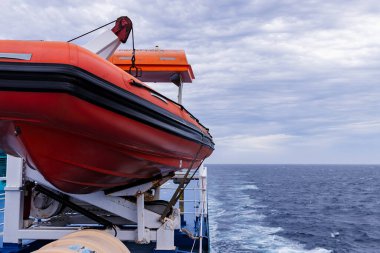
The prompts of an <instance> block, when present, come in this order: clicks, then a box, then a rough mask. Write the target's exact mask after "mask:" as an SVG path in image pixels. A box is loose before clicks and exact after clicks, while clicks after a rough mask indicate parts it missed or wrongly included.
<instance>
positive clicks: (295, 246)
mask: <svg viewBox="0 0 380 253" xmlns="http://www.w3.org/2000/svg"><path fill="white" fill-rule="evenodd" d="M207 167H208V168H209V170H208V191H209V192H208V194H209V198H208V199H209V219H210V234H211V236H210V237H211V238H210V239H211V245H212V251H213V252H290V253H292V252H380V165H208V166H207Z"/></svg>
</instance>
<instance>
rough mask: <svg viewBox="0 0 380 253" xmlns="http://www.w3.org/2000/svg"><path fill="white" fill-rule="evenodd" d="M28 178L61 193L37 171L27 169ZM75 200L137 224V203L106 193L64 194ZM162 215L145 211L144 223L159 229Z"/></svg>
mask: <svg viewBox="0 0 380 253" xmlns="http://www.w3.org/2000/svg"><path fill="white" fill-rule="evenodd" d="M26 176H27V177H28V178H30V179H31V180H33V181H36V182H37V183H39V184H41V185H44V186H46V187H48V188H50V189H53V190H55V191H59V192H62V191H60V190H59V189H57V188H55V187H54V186H53V185H52V184H50V183H49V182H48V181H46V180H45V179H44V177H43V176H42V175H41V174H40V173H39V172H38V171H36V170H32V169H30V168H27V169H26ZM64 194H66V195H68V196H70V197H72V198H74V199H78V200H81V201H84V202H86V203H89V204H91V205H94V206H97V207H99V208H101V209H103V210H106V211H108V212H111V213H113V214H116V215H118V216H120V217H123V218H125V219H127V220H130V221H133V222H137V207H136V204H135V203H132V202H130V201H128V200H125V199H123V198H120V197H113V196H107V195H105V194H104V192H94V193H90V194H68V193H64ZM159 217H160V215H158V214H156V213H154V212H152V211H149V210H146V209H144V222H145V226H146V227H148V228H159V227H160V225H161V223H160V222H159V221H158V220H159Z"/></svg>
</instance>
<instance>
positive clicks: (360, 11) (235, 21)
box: [0, 0, 380, 163]
mask: <svg viewBox="0 0 380 253" xmlns="http://www.w3.org/2000/svg"><path fill="white" fill-rule="evenodd" d="M0 13H1V15H0V38H1V39H43V40H68V39H71V38H73V37H75V36H77V35H79V34H82V33H84V32H86V31H89V30H91V29H93V28H96V27H98V26H100V25H102V24H104V23H107V22H109V21H111V20H113V19H115V18H116V17H118V16H120V15H128V16H130V18H131V19H132V20H133V22H134V29H135V37H136V38H135V39H136V45H137V48H153V47H154V46H156V45H159V46H160V48H163V49H166V48H168V49H172V48H174V49H177V48H182V49H185V50H186V53H187V55H188V60H189V62H190V63H191V64H192V66H193V69H194V71H195V75H196V79H195V82H194V83H192V84H188V85H186V86H185V88H184V91H185V94H184V98H183V100H184V103H185V106H186V107H187V108H188V109H189V110H190V111H191V112H192V113H193V114H194V115H196V116H197V117H198V118H199V119H200V120H201V122H202V123H204V124H205V125H206V126H208V127H209V128H210V129H211V132H212V134H213V136H215V141H216V148H217V149H216V151H215V155H214V156H213V157H212V158H211V159H209V161H210V162H214V163H224V162H237V161H238V162H241V163H273V162H274V161H275V162H278V163H282V162H297V161H298V162H303V163H305V162H308V161H309V162H317V163H318V162H320V163H324V162H356V163H359V162H363V163H366V162H367V161H371V162H378V163H379V162H380V158H378V157H379V156H378V154H376V152H375V151H376V150H380V137H379V136H380V134H379V131H378V129H379V122H380V110H379V109H378V108H380V100H379V99H378V98H379V97H380V85H379V84H378V80H380V72H379V71H378V69H379V68H380V40H379V39H378V38H379V37H380V26H378V25H377V24H378V23H379V22H380V15H379V13H380V7H379V6H378V2H377V1H372V0H368V1H339V0H337V1H295V0H284V1H276V0H258V1H243V0H241V1H240V0H238V1H233V2H231V1H217V2H215V1H201V0H194V1H190V2H189V1H184V0H182V1H174V2H173V1H172V2H170V3H168V2H160V1H153V2H152V1H147V0H143V1H139V2H135V1H130V0H128V1H121V0H117V1H110V0H106V1H90V0H84V1H42V0H41V1H22V0H14V1H10V0H4V1H1V2H0ZM86 39H87V38H86ZM86 39H81V40H79V41H78V42H77V43H78V44H81V43H84V42H85V40H86ZM123 47H124V48H130V42H129V43H127V45H124V46H123ZM153 86H154V87H155V88H157V89H158V90H160V91H162V92H163V93H164V94H168V95H169V96H170V97H172V98H173V99H175V97H176V88H175V87H174V86H171V85H170V84H165V85H163V84H154V85H153ZM242 149H244V150H242ZM242 153H244V154H243V155H242ZM347 154H348V155H347ZM235 157H239V158H235Z"/></svg>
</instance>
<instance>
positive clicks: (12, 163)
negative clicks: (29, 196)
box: [3, 155, 24, 243]
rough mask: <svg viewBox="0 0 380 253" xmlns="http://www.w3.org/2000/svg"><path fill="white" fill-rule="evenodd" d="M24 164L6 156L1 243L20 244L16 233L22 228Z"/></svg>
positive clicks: (17, 159) (20, 160)
mask: <svg viewBox="0 0 380 253" xmlns="http://www.w3.org/2000/svg"><path fill="white" fill-rule="evenodd" d="M23 169H24V163H23V160H22V159H21V158H18V157H13V156H9V155H8V156H7V172H6V175H7V183H6V186H5V189H4V191H5V205H4V209H5V211H4V236H3V242H8V243H20V242H21V241H20V237H19V236H18V234H17V231H18V230H19V229H21V228H22V226H23V210H24V191H23V190H22V186H23V181H22V179H23Z"/></svg>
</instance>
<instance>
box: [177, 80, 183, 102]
mask: <svg viewBox="0 0 380 253" xmlns="http://www.w3.org/2000/svg"><path fill="white" fill-rule="evenodd" d="M182 91H183V83H182V79H181V83H180V84H179V86H178V104H180V105H182Z"/></svg>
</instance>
